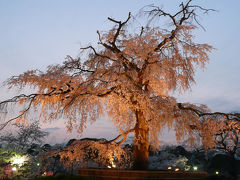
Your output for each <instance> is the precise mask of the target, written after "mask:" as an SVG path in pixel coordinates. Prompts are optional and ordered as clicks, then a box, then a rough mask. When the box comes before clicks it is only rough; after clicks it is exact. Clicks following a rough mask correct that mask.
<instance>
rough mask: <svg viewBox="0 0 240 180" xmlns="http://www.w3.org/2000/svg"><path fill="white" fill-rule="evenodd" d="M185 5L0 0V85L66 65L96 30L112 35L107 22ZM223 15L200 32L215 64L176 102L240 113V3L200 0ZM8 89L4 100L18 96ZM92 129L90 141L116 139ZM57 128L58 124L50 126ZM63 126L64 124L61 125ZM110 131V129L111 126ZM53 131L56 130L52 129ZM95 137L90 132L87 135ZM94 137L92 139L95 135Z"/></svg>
mask: <svg viewBox="0 0 240 180" xmlns="http://www.w3.org/2000/svg"><path fill="white" fill-rule="evenodd" d="M179 2H181V1H179V0H171V1H169V0H130V1H129V0H121V1H117V0H87V1H83V0H51V1H49V0H35V1H32V0H21V1H19V0H0V27H1V28H0V81H1V82H2V81H4V80H6V78H8V77H10V76H12V75H17V74H19V73H22V72H24V71H26V70H29V69H35V68H39V69H44V68H45V67H46V66H47V65H50V64H56V63H61V62H62V61H63V60H64V58H65V57H66V55H72V56H73V57H76V56H77V55H78V53H79V48H80V47H82V46H86V45H88V44H89V43H91V44H95V43H96V39H97V34H96V30H107V29H108V28H109V27H111V25H112V24H111V23H110V22H108V21H107V17H114V18H116V19H125V18H126V17H127V14H128V12H129V11H131V12H132V13H133V14H135V13H137V11H138V9H140V8H142V7H143V6H145V5H149V4H155V5H159V6H161V5H162V6H163V7H164V8H165V9H167V10H169V11H173V10H174V9H176V7H177V5H178V4H179ZM193 2H195V3H197V4H200V5H202V6H204V7H206V8H213V9H216V10H218V12H212V13H210V14H209V15H201V16H200V21H201V24H202V25H203V26H204V27H205V29H206V31H203V30H202V29H199V30H197V31H196V33H195V35H196V40H197V41H198V42H201V43H208V44H210V45H213V46H214V47H215V48H216V50H214V51H213V52H212V53H211V55H210V63H209V64H208V65H207V67H206V69H205V70H204V71H200V70H199V71H197V73H196V82H197V83H196V84H195V85H193V86H192V90H191V91H189V92H186V93H184V94H181V95H178V94H176V97H177V98H178V99H179V101H181V102H186V101H189V102H191V103H203V104H207V105H208V106H209V107H210V108H211V109H212V110H213V111H224V112H229V111H240V94H239V92H240V83H239V77H240V58H239V54H238V53H239V51H240V45H239V43H240V36H239V29H240V20H239V18H240V13H239V7H240V1H239V0H231V1H226V0H225V1H224V0H211V1H206V0H195V1H193ZM12 95H13V93H9V92H8V91H7V90H6V89H4V88H2V90H1V92H0V100H3V99H6V98H7V97H10V96H12ZM100 124H101V123H99V124H96V125H93V126H91V127H92V129H94V128H97V127H98V131H94V133H93V130H92V129H90V130H87V131H86V132H85V136H88V135H89V136H97V135H96V132H99V133H100V132H101V133H100V134H102V133H103V132H105V134H104V136H106V137H112V136H114V135H115V133H114V130H113V131H112V132H110V131H109V130H107V129H109V128H110V127H111V126H112V124H110V123H109V125H107V121H106V122H105V126H101V127H99V126H97V125H100ZM48 126H49V127H55V126H54V125H48ZM59 126H61V123H60V124H59ZM108 126H109V127H108ZM52 131H53V130H52ZM87 132H89V133H87ZM91 133H92V134H91Z"/></svg>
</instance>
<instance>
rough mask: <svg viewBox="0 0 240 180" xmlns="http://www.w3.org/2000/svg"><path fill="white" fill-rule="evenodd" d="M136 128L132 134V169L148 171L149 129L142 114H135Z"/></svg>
mask: <svg viewBox="0 0 240 180" xmlns="http://www.w3.org/2000/svg"><path fill="white" fill-rule="evenodd" d="M136 118H137V122H136V126H135V134H134V149H133V168H134V169H138V170H143V169H148V155H149V152H148V150H149V134H148V133H149V128H148V125H147V123H146V121H145V118H144V115H143V112H141V111H137V112H136Z"/></svg>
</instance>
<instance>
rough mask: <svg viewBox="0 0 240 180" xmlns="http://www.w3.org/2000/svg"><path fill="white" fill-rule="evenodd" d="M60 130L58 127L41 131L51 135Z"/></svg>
mask: <svg viewBox="0 0 240 180" xmlns="http://www.w3.org/2000/svg"><path fill="white" fill-rule="evenodd" d="M60 129H61V128H59V127H53V128H45V129H43V131H47V132H49V133H51V132H53V131H58V130H60Z"/></svg>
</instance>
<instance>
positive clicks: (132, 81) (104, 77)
mask: <svg viewBox="0 0 240 180" xmlns="http://www.w3.org/2000/svg"><path fill="white" fill-rule="evenodd" d="M209 11H211V9H205V8H203V7H200V6H198V5H191V0H189V1H187V2H186V3H181V4H180V6H179V10H178V11H177V12H176V13H173V14H170V13H167V12H165V11H164V10H162V9H160V8H158V7H155V6H147V7H145V8H143V10H142V11H141V14H142V16H143V17H144V18H145V17H148V21H147V23H145V25H143V26H142V27H141V28H138V27H137V26H139V25H137V23H135V21H134V20H135V19H136V18H137V17H134V18H133V16H132V14H131V13H129V14H128V17H127V18H126V20H124V21H118V20H115V19H113V18H108V20H109V21H110V22H111V23H113V24H114V25H113V27H112V28H111V29H110V30H108V31H105V32H99V31H98V32H97V34H98V46H97V47H93V46H91V45H90V46H88V47H85V48H82V49H81V54H80V56H79V57H78V58H73V57H71V56H67V57H66V61H64V62H63V64H59V65H52V66H49V67H48V68H47V70H46V71H45V72H43V71H40V70H30V71H27V72H25V73H23V74H21V75H19V76H14V77H12V78H10V79H9V80H8V81H7V85H8V87H9V88H12V87H18V88H19V89H22V88H24V87H29V86H30V87H32V89H33V90H35V91H34V93H32V94H28V95H27V94H21V95H19V96H15V97H13V98H12V99H9V100H6V101H3V102H1V103H0V106H1V109H7V108H8V105H9V104H12V103H14V104H16V105H19V104H20V105H24V107H25V108H24V109H23V110H21V112H20V114H19V116H17V117H15V118H13V119H10V120H8V121H7V122H10V121H15V120H17V121H19V120H21V119H27V116H28V114H29V112H30V110H31V109H35V110H36V112H39V118H40V119H43V120H44V121H50V120H52V119H57V118H58V117H59V116H60V115H61V116H62V117H64V118H65V119H67V128H68V130H69V131H71V130H72V129H73V128H77V130H78V132H79V133H82V132H83V130H84V128H85V126H86V122H87V121H96V120H97V119H98V118H99V117H100V116H101V115H103V114H104V113H107V115H108V116H109V118H111V119H112V121H113V122H114V124H115V126H116V127H117V129H118V131H119V134H120V135H119V136H118V137H117V138H116V139H114V140H111V141H109V143H114V142H117V143H119V144H120V143H121V142H123V141H124V140H125V139H126V137H127V135H128V134H129V133H131V132H133V133H134V155H133V156H134V168H136V169H145V168H147V161H148V148H149V145H150V144H151V145H152V146H153V147H157V146H158V145H159V138H158V137H159V135H161V132H162V130H163V127H166V126H168V127H169V128H173V129H174V130H175V132H176V137H177V140H178V141H180V140H181V139H182V138H183V137H189V139H190V140H191V141H193V140H194V139H195V140H196V133H195V130H196V129H197V130H198V131H199V132H200V133H201V136H202V141H203V143H204V144H205V145H206V146H207V147H212V146H213V145H214V133H211V132H214V131H217V130H219V129H221V126H220V125H221V123H218V122H217V121H215V120H214V119H213V118H211V117H213V116H212V114H211V113H210V110H209V109H208V108H207V107H206V106H205V105H200V106H196V105H193V104H189V103H178V102H177V101H176V99H175V98H174V97H172V96H171V93H172V92H183V91H186V90H189V89H190V87H191V84H192V83H194V82H195V81H194V74H195V71H196V69H197V68H198V67H201V68H202V69H204V68H205V65H206V63H207V62H208V61H209V57H208V53H209V52H211V50H212V49H213V47H212V46H210V45H208V44H199V43H196V42H195V41H194V36H193V34H192V32H193V30H195V29H196V28H197V27H198V26H199V23H198V20H197V13H201V12H203V13H208V12H209ZM144 18H139V19H138V21H141V20H142V19H144ZM162 19H165V20H168V22H169V24H168V26H164V24H163V25H162V24H160V23H161V22H162V21H161V20H162ZM153 21H155V24H156V22H157V23H158V24H157V26H156V25H153V24H152V23H151V22H153ZM143 22H144V21H143ZM143 24H144V23H143ZM222 116H223V117H224V118H225V117H228V116H230V115H227V114H225V115H224V114H222ZM231 118H235V119H236V120H239V114H232V115H231ZM7 122H6V123H7ZM6 123H5V124H2V125H3V126H2V127H4V125H6ZM217 125H218V126H217ZM193 127H197V128H193Z"/></svg>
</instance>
